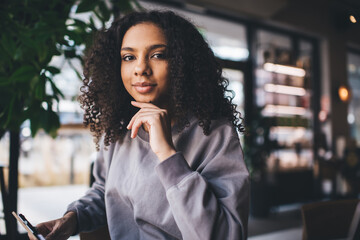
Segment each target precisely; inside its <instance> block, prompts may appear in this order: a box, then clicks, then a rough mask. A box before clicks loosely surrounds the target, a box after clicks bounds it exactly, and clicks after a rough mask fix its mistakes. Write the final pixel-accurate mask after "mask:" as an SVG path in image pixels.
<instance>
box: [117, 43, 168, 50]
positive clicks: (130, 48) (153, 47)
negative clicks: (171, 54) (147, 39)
mask: <svg viewBox="0 0 360 240" xmlns="http://www.w3.org/2000/svg"><path fill="white" fill-rule="evenodd" d="M166 47H167V46H166V44H154V45H151V46H148V47H146V49H147V50H154V49H157V48H166ZM121 51H129V52H134V51H135V49H134V48H132V47H123V48H121Z"/></svg>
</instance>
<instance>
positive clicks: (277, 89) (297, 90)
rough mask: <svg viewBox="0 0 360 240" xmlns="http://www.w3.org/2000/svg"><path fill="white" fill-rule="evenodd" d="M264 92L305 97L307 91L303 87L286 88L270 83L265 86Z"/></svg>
mask: <svg viewBox="0 0 360 240" xmlns="http://www.w3.org/2000/svg"><path fill="white" fill-rule="evenodd" d="M264 90H265V91H266V92H273V93H281V94H288V95H295V96H305V94H306V90H305V89H304V88H301V87H293V86H285V85H277V84H272V83H268V84H265V86H264Z"/></svg>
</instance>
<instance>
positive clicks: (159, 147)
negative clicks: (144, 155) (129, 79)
mask: <svg viewBox="0 0 360 240" xmlns="http://www.w3.org/2000/svg"><path fill="white" fill-rule="evenodd" d="M131 104H132V105H133V106H135V107H138V108H140V110H139V111H138V112H137V113H136V114H135V115H134V116H133V117H132V119H131V120H130V122H129V125H128V126H127V128H128V129H131V137H132V138H134V137H136V135H137V133H138V131H139V128H140V127H141V126H142V125H144V127H145V129H146V130H147V131H148V132H149V142H150V146H151V149H152V150H153V152H154V153H155V154H156V156H157V157H158V158H159V160H160V161H164V160H165V159H167V158H168V157H170V156H171V155H173V154H175V153H176V150H175V148H174V144H173V141H172V137H171V122H170V119H169V116H168V112H167V110H165V109H160V108H158V107H157V106H155V105H154V104H151V103H140V102H135V101H132V102H131Z"/></svg>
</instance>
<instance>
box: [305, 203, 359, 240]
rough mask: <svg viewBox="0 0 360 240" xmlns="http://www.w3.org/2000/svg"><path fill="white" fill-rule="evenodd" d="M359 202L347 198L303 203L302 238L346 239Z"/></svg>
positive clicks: (308, 239)
mask: <svg viewBox="0 0 360 240" xmlns="http://www.w3.org/2000/svg"><path fill="white" fill-rule="evenodd" d="M359 202H360V199H348V200H334V201H325V202H315V203H309V204H305V205H303V206H302V207H301V215H302V221H303V240H315V239H316V240H325V239H326V240H330V239H346V238H347V237H348V235H349V229H350V225H351V222H352V219H353V216H354V213H355V209H356V206H357V204H358V203H359Z"/></svg>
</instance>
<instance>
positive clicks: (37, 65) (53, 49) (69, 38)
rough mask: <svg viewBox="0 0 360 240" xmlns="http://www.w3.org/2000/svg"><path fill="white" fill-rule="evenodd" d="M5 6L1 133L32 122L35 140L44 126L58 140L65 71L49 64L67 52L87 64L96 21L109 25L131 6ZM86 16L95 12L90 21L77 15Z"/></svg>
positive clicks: (59, 1) (67, 0)
mask: <svg viewBox="0 0 360 240" xmlns="http://www.w3.org/2000/svg"><path fill="white" fill-rule="evenodd" d="M0 6H1V8H0V24H1V38H0V129H1V132H2V133H4V131H5V130H18V128H19V126H20V125H21V124H22V123H23V122H24V121H25V120H26V119H29V120H30V126H31V131H32V135H33V136H34V135H35V134H36V133H37V131H38V130H39V129H41V128H42V129H44V130H45V132H47V133H49V134H50V135H51V136H55V135H56V130H57V129H58V128H59V126H60V123H59V118H58V115H57V114H56V109H55V110H54V109H53V104H54V102H58V101H59V99H60V98H61V97H63V94H62V93H61V91H60V90H59V89H58V87H57V86H56V84H55V82H54V78H53V77H54V76H55V75H56V74H59V73H60V71H61V70H60V69H59V68H56V67H54V66H49V63H50V61H51V59H52V58H53V56H57V55H62V54H63V55H64V56H65V58H66V59H67V60H71V59H74V58H77V59H80V60H82V58H81V57H82V51H80V49H83V48H84V47H86V46H87V45H88V44H90V43H91V33H92V31H94V30H96V26H95V22H100V23H101V24H102V26H104V25H105V23H106V22H107V21H109V19H110V18H111V16H112V15H115V16H116V15H119V11H120V9H121V10H122V11H123V12H124V11H129V10H131V9H132V7H131V2H130V1H113V2H112V5H111V6H108V5H107V4H106V2H105V1H101V0H82V1H80V2H79V1H75V0H52V1H45V0H31V1H30V0H14V1H13V0H5V1H2V2H1V3H0ZM75 9H76V10H75ZM84 12H91V16H90V18H89V21H83V20H80V19H79V18H78V17H77V16H76V15H75V13H84ZM78 76H79V77H80V75H79V74H78ZM74 81H75V79H74ZM47 86H50V89H51V91H46V88H47ZM48 88H49V87H48Z"/></svg>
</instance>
